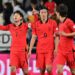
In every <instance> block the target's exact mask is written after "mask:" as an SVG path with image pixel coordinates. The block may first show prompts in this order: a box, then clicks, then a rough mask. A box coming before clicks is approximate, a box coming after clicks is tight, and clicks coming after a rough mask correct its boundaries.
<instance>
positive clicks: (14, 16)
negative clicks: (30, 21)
mask: <svg viewBox="0 0 75 75" xmlns="http://www.w3.org/2000/svg"><path fill="white" fill-rule="evenodd" d="M13 19H14V22H20V21H21V19H22V17H21V16H20V14H19V13H15V14H14V15H13Z"/></svg>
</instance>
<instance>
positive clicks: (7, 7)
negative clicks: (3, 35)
mask: <svg viewBox="0 0 75 75" xmlns="http://www.w3.org/2000/svg"><path fill="white" fill-rule="evenodd" d="M3 6H4V10H3V15H4V16H3V18H4V20H5V22H4V25H7V24H10V23H11V22H10V16H11V14H12V12H13V7H12V4H11V3H9V2H7V3H4V4H3Z"/></svg>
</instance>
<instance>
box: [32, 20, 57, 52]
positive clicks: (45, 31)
mask: <svg viewBox="0 0 75 75" xmlns="http://www.w3.org/2000/svg"><path fill="white" fill-rule="evenodd" d="M56 31H57V24H56V22H55V21H54V20H51V19H49V20H48V21H47V22H46V23H44V24H43V23H41V21H37V22H36V23H35V24H34V26H33V28H32V34H34V35H37V38H38V43H37V52H40V53H42V52H45V53H46V52H49V51H50V50H52V51H53V49H54V33H55V32H56Z"/></svg>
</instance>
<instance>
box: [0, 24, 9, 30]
mask: <svg viewBox="0 0 75 75" xmlns="http://www.w3.org/2000/svg"><path fill="white" fill-rule="evenodd" d="M0 30H4V31H7V30H9V25H6V26H3V25H0Z"/></svg>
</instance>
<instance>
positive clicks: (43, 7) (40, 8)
mask: <svg viewBox="0 0 75 75" xmlns="http://www.w3.org/2000/svg"><path fill="white" fill-rule="evenodd" d="M42 9H46V10H47V11H48V9H47V8H46V7H45V6H40V7H39V11H40V10H42Z"/></svg>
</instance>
